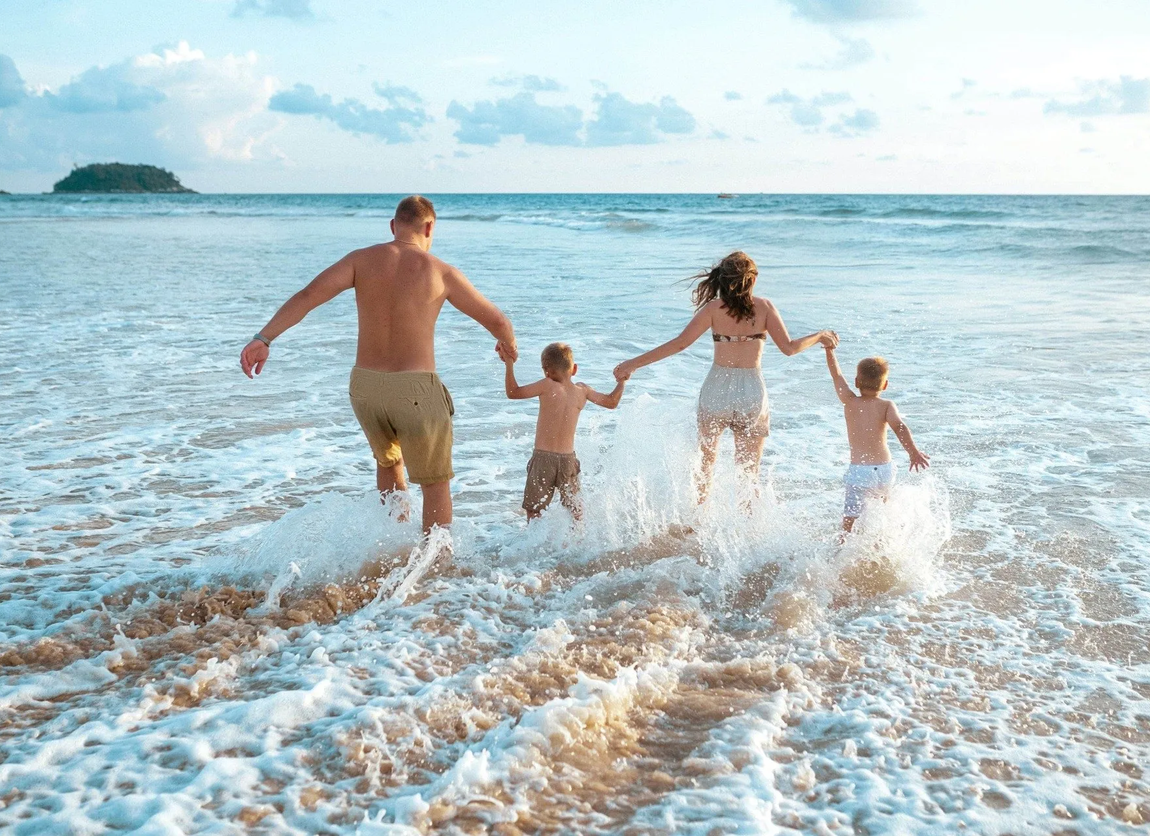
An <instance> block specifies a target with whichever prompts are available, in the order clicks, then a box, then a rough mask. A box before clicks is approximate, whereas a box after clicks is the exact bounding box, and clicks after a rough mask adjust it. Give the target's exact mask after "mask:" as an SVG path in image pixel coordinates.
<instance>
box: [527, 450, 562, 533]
mask: <svg viewBox="0 0 1150 836" xmlns="http://www.w3.org/2000/svg"><path fill="white" fill-rule="evenodd" d="M558 475H559V472H558V470H557V469H556V462H555V461H554V456H552V455H549V454H547V453H535V454H533V455H532V456H531V460H530V461H528V462H527V482H526V484H524V486H523V510H524V511H526V512H527V521H528V522H530V521H531V520H534V519H537V518H538V517H539V515H540V514H542V513H543V510H544V509H545V508H546V507H547V506H548V505H550V504H551V499H552V497H554V496H555V482H556V481H557V480H558Z"/></svg>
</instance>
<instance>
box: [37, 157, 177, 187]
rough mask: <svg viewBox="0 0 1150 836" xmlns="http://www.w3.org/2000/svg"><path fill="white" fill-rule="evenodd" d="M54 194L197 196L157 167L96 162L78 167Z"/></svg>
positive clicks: (174, 176) (169, 173)
mask: <svg viewBox="0 0 1150 836" xmlns="http://www.w3.org/2000/svg"><path fill="white" fill-rule="evenodd" d="M52 193H53V194H77V193H80V194H85V193H86V194H92V193H97V194H125V193H128V194H139V193H150V194H195V192H194V191H192V190H191V189H189V188H187V187H186V186H184V185H183V184H181V183H180V180H179V178H178V177H176V175H174V174H172V172H170V171H167V170H165V169H162V168H156V166H154V165H125V164H124V163H93V164H92V165H86V166H84V167H83V168H80V167H76V168H73V169H72V173H71V174H69V175H68V176H67V177H65V178H64V179H63V180H61V181H59V182H58V183H56V185H54V186H53V187H52Z"/></svg>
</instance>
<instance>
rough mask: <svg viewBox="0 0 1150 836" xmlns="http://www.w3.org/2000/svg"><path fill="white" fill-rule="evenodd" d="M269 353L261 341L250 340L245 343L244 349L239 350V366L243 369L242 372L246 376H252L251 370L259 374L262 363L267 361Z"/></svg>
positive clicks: (262, 367)
mask: <svg viewBox="0 0 1150 836" xmlns="http://www.w3.org/2000/svg"><path fill="white" fill-rule="evenodd" d="M270 353H271V352H270V351H269V350H268V347H267V346H266V345H264V344H263V343H262V342H260V341H259V340H252V341H251V342H250V343H248V344H247V345H245V346H244V350H243V351H241V352H240V368H241V369H243V370H244V374H246V375H247V376H248V377H251V376H252V372H255V373H256V374H259V373H260V372H262V371H263V370H264V363H266V362H267V361H268V355H269V354H270ZM253 379H254V378H253Z"/></svg>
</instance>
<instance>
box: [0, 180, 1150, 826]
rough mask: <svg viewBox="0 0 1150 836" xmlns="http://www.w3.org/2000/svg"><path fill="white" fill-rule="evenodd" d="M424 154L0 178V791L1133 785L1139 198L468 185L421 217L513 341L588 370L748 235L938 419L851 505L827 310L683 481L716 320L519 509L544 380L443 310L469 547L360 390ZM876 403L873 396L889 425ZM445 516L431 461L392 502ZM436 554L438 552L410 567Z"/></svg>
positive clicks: (825, 808) (242, 814) (520, 822)
mask: <svg viewBox="0 0 1150 836" xmlns="http://www.w3.org/2000/svg"><path fill="white" fill-rule="evenodd" d="M395 201H396V196H345V195H340V196H210V195H202V196H201V195H182V196H145V197H97V196H92V197H78V196H70V197H62V196H44V197H7V198H0V357H2V358H3V362H2V363H0V387H2V399H0V403H2V407H0V438H2V439H3V442H2V446H0V450H2V453H3V455H2V456H0V553H2V557H0V665H2V667H0V828H2V829H4V830H6V831H7V832H12V833H18V834H24V833H27V834H43V833H60V834H71V833H103V832H138V833H150V834H151V833H157V834H159V833H164V834H167V833H172V834H176V833H185V832H218V833H231V832H240V831H243V830H246V829H255V830H257V831H263V832H284V833H300V834H305V833H333V834H334V833H365V834H367V833H405V834H406V833H424V832H430V831H437V832H447V833H484V832H493V833H506V834H513V833H618V834H639V833H644V834H645V833H668V834H670V833H698V834H715V833H817V834H827V833H859V834H864V833H865V834H919V833H921V834H937V833H962V832H967V833H979V834H1008V833H1009V834H1026V833H1035V834H1048V833H1080V834H1086V833H1107V832H1125V829H1127V828H1130V827H1132V826H1133V827H1137V825H1138V824H1139V823H1141V822H1144V821H1147V820H1150V776H1148V775H1147V774H1146V771H1147V770H1150V650H1148V645H1150V625H1148V620H1147V619H1148V616H1150V555H1148V546H1150V443H1148V442H1150V433H1148V430H1150V386H1148V383H1147V381H1148V380H1150V350H1148V349H1147V345H1148V343H1150V287H1148V268H1150V199H1146V198H1108V197H918V196H915V197H907V196H884V197H851V196H754V195H748V196H739V197H737V198H735V199H731V200H718V199H716V198H715V197H714V196H711V195H703V196H670V195H667V196H640V195H586V196H580V195H574V196H572V195H497V196H483V195H442V196H438V197H436V198H435V201H436V206H437V209H438V211H439V215H440V222H439V224H438V226H437V231H436V238H435V252H436V253H437V254H438V255H440V256H441V257H443V258H445V259H447V260H448V261H450V262H452V263H453V264H456V265H458V266H459V267H460V268H461V269H462V270H463V271H464V272H465V273H466V274H467V275H468V276H469V277H470V278H471V280H472V281H473V282H474V283H475V284H476V285H477V286H478V287H479V288H480V289H481V290H482V291H483V292H484V293H485V294H487V295H488V296H489V297H490V298H491V299H492V300H494V301H495V302H496V303H497V304H499V305H500V306H501V307H502V308H503V309H504V310H505V311H506V312H507V313H508V314H509V316H510V317H511V319H512V320H513V322H514V324H515V327H516V330H517V333H518V336H519V345H520V349H521V355H522V359H521V362H520V364H519V366H518V374H519V379H520V381H521V382H522V381H529V380H533V379H535V376H536V375H538V374H539V369H538V362H537V357H538V354H539V351H540V350H541V349H542V348H543V346H544V345H545V344H546V343H548V342H551V341H553V340H564V341H566V342H568V343H570V344H571V346H572V347H573V349H574V353H575V359H576V361H577V362H578V364H579V374H578V378H577V379H579V380H583V381H585V382H586V383H588V384H589V385H591V386H593V387H596V388H598V389H600V390H601V391H606V390H609V389H610V388H611V386H612V385H613V380H612V377H611V369H612V368H613V366H614V365H615V364H616V363H618V362H619V361H621V360H623V359H625V358H627V357H630V356H633V355H634V354H637V353H639V352H640V351H643V350H646V349H647V348H650V347H652V346H654V345H656V344H658V343H660V342H662V341H664V340H666V339H669V338H670V337H672V336H674V335H675V334H677V333H678V332H679V330H680V329H681V328H682V327H683V325H684V324H685V323H686V321H687V319H688V318H689V316H690V313H691V308H690V301H689V295H688V293H687V285H685V284H683V283H682V282H681V280H683V279H685V278H687V277H689V276H691V275H692V274H693V273H695V272H697V271H699V270H701V269H704V268H706V267H708V266H709V265H710V264H711V263H712V262H713V261H715V260H717V259H718V258H720V257H721V256H723V255H725V254H726V253H728V252H729V251H731V250H734V249H744V250H746V251H747V252H748V253H750V254H751V256H752V257H753V258H755V260H756V261H757V262H758V265H759V283H758V287H757V292H758V293H759V294H760V295H763V296H766V297H768V298H770V299H771V300H772V301H773V302H774V303H775V305H776V306H777V307H778V309H779V310H780V312H781V313H782V315H783V317H784V318H785V320H786V323H787V326H788V328H789V330H790V332H791V334H792V335H801V334H806V333H809V332H811V331H814V330H817V329H821V328H833V329H835V330H836V331H838V333H839V335H840V337H841V339H842V342H841V345H840V348H839V355H840V361H841V363H842V365H843V367H844V369H846V370H847V375H848V378H849V377H850V376H851V375H850V370H851V368H852V367H853V365H854V364H855V363H856V362H857V361H858V360H859V359H861V358H862V357H864V356H868V355H874V354H881V355H883V356H885V357H887V358H888V359H889V361H890V363H891V375H890V388H889V390H888V394H889V395H890V396H891V397H892V398H893V399H894V400H895V401H896V402H897V403H898V405H899V408H900V410H901V412H902V414H903V415H904V417H905V418H906V420H907V422H908V423H909V425H910V426H911V428H912V429H913V431H914V433H915V437H916V439H917V441H918V443H919V445H920V446H921V448H922V449H923V450H924V451H926V452H927V453H929V454H930V455H931V457H932V458H931V463H932V466H931V468H930V470H929V472H928V473H926V474H914V475H912V474H909V473H907V470H906V462H907V459H906V456H905V453H904V452H903V451H902V450H900V449H898V448H897V445H896V446H895V449H894V458H895V461H896V463H897V466H898V469H899V482H898V486H897V487H896V489H895V491H894V493H893V495H892V497H891V500H890V502H889V503H887V504H886V505H885V506H882V507H877V508H872V509H870V510H868V511H867V514H866V515H865V516H864V518H863V520H862V521H861V522H860V529H861V530H860V531H859V533H858V534H857V535H856V536H852V537H851V538H850V539H849V540H848V542H847V543H845V544H843V545H840V544H839V537H838V528H839V525H840V514H841V508H842V498H843V497H842V484H841V477H842V473H843V471H844V470H845V468H846V465H847V463H848V450H847V446H846V439H845V433H844V428H843V423H842V412H841V407H840V405H839V403H838V401H837V399H836V398H835V395H834V390H833V387H832V385H831V383H830V379H829V376H828V374H827V371H826V368H825V365H824V362H823V354H822V351H821V350H820V349H818V348H817V347H816V348H815V349H812V350H810V351H808V352H806V353H804V354H801V355H798V356H795V357H791V358H787V357H784V356H783V355H782V354H780V353H779V352H777V351H776V350H775V349H774V347H773V346H771V345H769V344H768V345H767V346H766V348H765V352H764V357H763V375H764V378H765V380H766V383H767V387H768V389H769V392H770V399H771V409H772V431H771V436H770V439H769V441H768V443H767V447H766V453H765V456H764V460H763V468H762V473H761V475H760V478H759V482H758V485H757V486H756V488H755V489H754V490H748V488H747V487H746V486H745V485H743V484H741V483H740V481H739V479H738V478H737V477H736V474H735V472H734V468H733V466H732V464H731V459H732V444H731V440H730V438H729V436H728V437H727V438H725V439H724V441H723V443H722V447H721V450H720V465H719V468H718V471H717V474H716V484H715V489H714V491H713V494H712V498H711V500H710V502H709V503H708V504H707V505H705V506H703V507H701V508H699V507H697V506H696V503H695V492H694V487H693V484H692V472H693V469H694V467H695V465H696V450H695V430H694V410H695V399H696V397H697V393H698V389H699V386H700V384H701V382H702V380H703V378H704V376H705V375H706V372H707V368H708V365H709V362H710V352H711V347H710V345H709V344H708V343H709V341H708V340H706V339H704V340H701V341H700V342H699V343H698V344H696V345H695V346H694V347H692V348H691V349H689V350H688V351H686V352H684V353H683V354H682V355H680V356H677V357H675V358H673V359H670V360H667V361H665V362H663V363H661V364H659V365H656V366H652V367H649V368H646V369H643V370H641V371H639V372H637V373H636V374H635V376H634V377H633V379H632V380H631V382H630V383H629V384H628V387H627V390H626V393H625V395H624V399H623V403H622V405H621V407H620V408H619V409H618V410H617V411H616V412H608V411H605V410H601V409H598V408H596V407H594V406H588V407H587V409H586V411H585V413H584V415H583V418H582V421H581V425H580V428H579V434H578V438H577V442H576V446H577V450H578V453H579V455H580V457H581V459H582V463H583V476H584V490H585V501H586V518H585V520H584V522H583V524H582V526H581V527H575V528H573V527H572V525H571V521H570V519H569V517H567V515H566V513H565V512H564V511H563V510H562V509H561V508H558V507H556V508H554V509H551V510H549V511H548V512H547V513H546V514H545V515H544V517H543V519H542V520H541V521H539V522H538V523H533V524H532V525H531V526H530V527H527V526H526V523H525V520H524V518H523V516H522V515H521V512H520V511H518V505H519V500H520V495H521V491H522V487H523V479H524V476H525V467H526V463H527V460H528V458H529V456H530V453H531V447H532V433H533V421H534V419H535V408H534V405H533V404H532V403H529V402H527V403H525V402H511V401H508V400H507V399H505V398H504V396H503V383H502V377H503V369H502V366H501V364H500V363H499V362H498V360H497V358H496V356H495V354H494V351H493V341H492V339H491V338H490V337H489V336H488V335H487V334H486V333H485V332H483V331H482V330H481V329H480V328H479V327H478V326H476V325H475V324H474V323H472V322H470V321H469V320H466V319H464V318H463V317H462V316H460V315H459V314H458V313H456V312H455V311H453V310H451V309H445V313H444V315H443V316H442V318H441V321H440V327H439V333H438V363H439V367H440V374H441V376H442V377H443V379H444V381H445V382H446V384H447V386H448V387H450V389H451V392H452V394H453V397H454V401H455V406H456V419H455V471H456V478H455V480H454V482H453V493H454V498H455V524H454V526H453V529H452V531H451V538H452V541H453V542H452V548H453V556H452V558H451V560H450V561H443V560H441V561H439V562H438V563H436V562H433V561H431V560H429V559H427V555H426V553H419V552H418V551H417V552H416V553H415V554H414V556H413V555H412V551H413V549H415V548H416V546H417V544H418V542H419V531H418V527H417V525H416V524H415V523H413V522H402V521H400V519H399V517H400V516H401V514H399V513H398V511H399V510H400V506H402V505H403V502H404V501H405V500H404V499H403V498H400V499H399V500H393V501H392V502H391V504H390V505H389V506H386V507H385V506H383V505H381V503H380V501H379V498H378V495H377V494H375V492H374V490H373V484H374V478H373V463H372V460H371V457H370V453H369V450H368V447H367V445H366V443H365V441H364V439H363V438H362V436H361V433H360V430H359V428H358V427H357V425H356V423H355V419H354V417H353V415H352V412H351V409H350V407H349V403H348V400H347V380H348V373H349V370H350V367H351V365H352V363H353V358H354V354H355V328H356V325H355V311H354V301H353V299H352V297H351V294H345V295H344V296H343V297H340V298H338V299H336V300H335V301H333V302H332V303H330V304H329V305H327V306H326V307H324V308H321V309H319V310H317V311H315V312H314V313H312V314H311V315H310V316H308V318H307V319H306V320H305V321H304V322H303V323H301V324H300V325H299V326H298V327H296V328H294V329H293V330H291V331H290V332H288V333H287V334H285V335H284V336H283V337H281V338H280V339H279V340H277V341H276V343H275V345H274V347H273V348H272V352H271V359H270V361H269V363H268V365H267V367H266V369H265V370H264V373H263V374H262V375H261V376H260V377H259V378H258V379H256V380H255V381H250V380H248V379H246V378H245V377H244V376H243V375H242V373H241V372H240V369H239V362H238V356H239V351H240V349H241V348H242V347H243V345H244V344H245V343H246V342H247V341H248V339H249V338H250V337H251V334H252V333H253V332H255V331H256V330H257V329H258V328H260V327H261V326H262V325H263V323H264V322H265V321H266V320H267V319H268V317H269V316H270V315H271V314H272V312H273V311H274V310H275V309H276V307H277V306H278V305H279V304H280V303H282V302H283V301H284V300H285V299H286V298H287V297H288V296H289V295H290V294H291V293H293V292H294V291H295V290H297V289H298V288H300V287H301V286H302V285H303V284H304V283H306V282H307V281H308V280H309V279H310V278H311V277H312V276H313V275H314V274H315V273H317V272H318V271H319V270H321V269H322V268H324V267H325V266H327V265H328V264H330V263H331V262H333V261H335V260H336V259H338V258H339V257H340V256H342V255H343V254H344V253H346V252H347V251H349V250H351V249H354V248H357V247H361V246H365V245H367V244H371V243H373V242H376V241H379V240H384V239H386V238H387V221H388V219H389V218H390V215H391V212H392V210H393V207H394V205H395ZM892 443H893V440H892ZM406 501H407V502H410V503H411V505H412V506H413V511H414V515H413V516H414V517H415V519H418V513H419V496H418V492H416V493H415V494H414V495H413V496H411V497H410V498H409V499H407V500H406ZM413 564H414V565H416V566H417V570H412V569H411V568H410V567H411V565H413Z"/></svg>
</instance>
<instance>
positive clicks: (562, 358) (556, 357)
mask: <svg viewBox="0 0 1150 836" xmlns="http://www.w3.org/2000/svg"><path fill="white" fill-rule="evenodd" d="M539 360H540V362H541V363H543V371H544V372H558V373H560V374H561V373H563V372H569V371H571V369H573V368H575V355H574V354H572V353H571V346H569V345H567V343H551V345H549V346H547V348H545V349H543V354H542V355H541V356H540V358H539Z"/></svg>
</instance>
